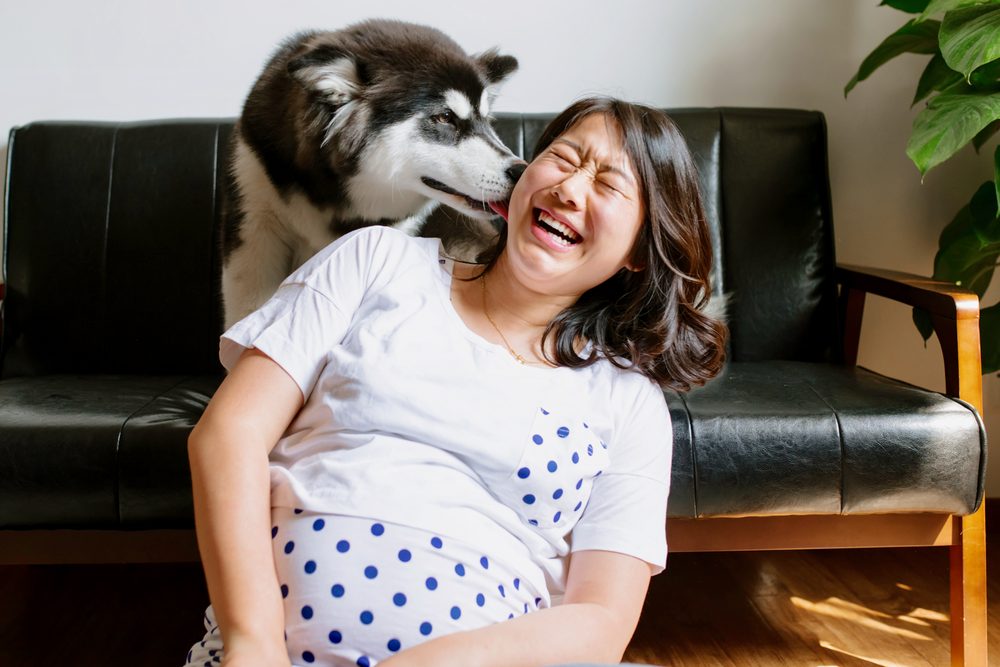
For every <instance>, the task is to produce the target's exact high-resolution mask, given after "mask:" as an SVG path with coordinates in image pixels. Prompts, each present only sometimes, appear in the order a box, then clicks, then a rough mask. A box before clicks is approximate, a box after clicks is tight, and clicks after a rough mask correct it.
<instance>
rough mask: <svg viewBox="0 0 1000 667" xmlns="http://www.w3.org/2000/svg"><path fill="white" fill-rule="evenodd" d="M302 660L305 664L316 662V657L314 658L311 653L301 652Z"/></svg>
mask: <svg viewBox="0 0 1000 667" xmlns="http://www.w3.org/2000/svg"><path fill="white" fill-rule="evenodd" d="M302 659H303V660H304V661H305V662H316V656H314V655H313V654H312V652H311V651H303V652H302Z"/></svg>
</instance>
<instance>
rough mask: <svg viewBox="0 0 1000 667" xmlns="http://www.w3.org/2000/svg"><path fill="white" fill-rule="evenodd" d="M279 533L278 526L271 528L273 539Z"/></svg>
mask: <svg viewBox="0 0 1000 667" xmlns="http://www.w3.org/2000/svg"><path fill="white" fill-rule="evenodd" d="M277 534H278V527H277V526H274V527H273V528H271V539H272V540H273V539H274V536H275V535H277Z"/></svg>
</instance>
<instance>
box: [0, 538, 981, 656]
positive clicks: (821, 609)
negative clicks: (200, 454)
mask: <svg viewBox="0 0 1000 667" xmlns="http://www.w3.org/2000/svg"><path fill="white" fill-rule="evenodd" d="M991 538H992V543H991V548H992V551H991V553H992V554H997V553H998V552H1000V540H998V539H996V537H994V536H992V535H991ZM990 561H991V562H990V589H989V595H990V601H991V602H990V635H991V636H990V651H991V656H992V660H991V664H996V665H1000V577H998V576H997V574H996V572H997V568H996V566H997V565H1000V560H997V559H995V558H993V557H992V556H991V558H990ZM947 564H948V563H947V552H946V551H945V550H943V549H939V548H925V549H883V550H864V551H861V550H846V551H812V552H769V553H742V554H739V553H736V554H675V555H672V556H671V557H670V562H669V566H668V569H667V572H665V573H664V574H662V575H660V576H658V577H656V578H655V579H654V580H653V585H652V588H651V590H650V595H649V598H648V600H647V603H646V608H645V611H644V614H643V619H642V622H641V623H640V626H639V629H638V631H637V632H636V635H635V638H634V640H633V642H632V646H631V648H630V650H629V654H628V655H627V656H626V657H627V658H628V659H630V660H632V661H634V662H639V663H644V664H653V665H684V666H689V665H691V666H694V665H735V666H739V667H745V666H754V665H766V666H770V665H803V666H810V667H816V666H820V665H840V666H843V667H854V666H857V665H905V666H907V667H911V666H917V665H920V666H926V665H933V666H934V667H939V666H943V665H947V664H948V591H947V582H948V576H947ZM207 600H208V598H207V593H206V592H205V587H204V583H203V580H202V575H201V570H200V569H199V566H198V565H197V564H178V565H127V566H111V565H101V566H30V567H29V566H5V567H0V665H3V666H5V667H21V666H25V667H27V666H29V665H30V666H34V665H60V666H63V665H65V666H73V667H90V666H92V665H93V666H97V665H100V666H101V667H115V666H117V665H123V666H124V665H129V666H141V667H158V666H160V665H162V666H164V667H179V665H181V663H182V662H183V658H184V656H185V654H186V653H187V649H188V648H189V646H190V645H191V644H192V643H193V642H194V641H195V640H196V639H198V638H200V636H201V634H202V627H201V614H202V611H203V609H204V607H205V605H206V604H207Z"/></svg>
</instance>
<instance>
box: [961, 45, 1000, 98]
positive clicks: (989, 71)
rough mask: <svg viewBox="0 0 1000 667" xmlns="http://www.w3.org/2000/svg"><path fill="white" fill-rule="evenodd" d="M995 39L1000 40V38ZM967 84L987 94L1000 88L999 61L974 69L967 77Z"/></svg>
mask: <svg viewBox="0 0 1000 667" xmlns="http://www.w3.org/2000/svg"><path fill="white" fill-rule="evenodd" d="M997 39H998V40H1000V37H998V38H997ZM969 83H970V84H972V85H973V86H974V87H975V88H976V89H978V90H985V91H989V92H992V91H994V90H997V89H998V88H1000V60H994V61H993V62H991V63H986V64H985V65H983V66H982V67H978V68H976V69H975V70H974V71H973V72H972V76H970V77H969Z"/></svg>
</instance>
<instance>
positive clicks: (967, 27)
mask: <svg viewBox="0 0 1000 667" xmlns="http://www.w3.org/2000/svg"><path fill="white" fill-rule="evenodd" d="M997 35H1000V5H996V4H989V5H981V6H977V7H968V8H965V9H957V10H954V11H950V12H948V13H947V14H945V16H944V22H943V23H942V24H941V32H940V35H939V37H940V40H941V54H942V55H943V56H944V60H945V62H946V63H948V66H949V67H951V68H952V69H953V70H955V71H956V72H961V73H962V74H964V75H965V78H966V80H969V77H970V76H972V70H974V69H976V68H977V67H979V66H981V65H985V64H986V63H990V62H993V61H994V60H996V59H997V58H1000V39H998V38H997Z"/></svg>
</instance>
